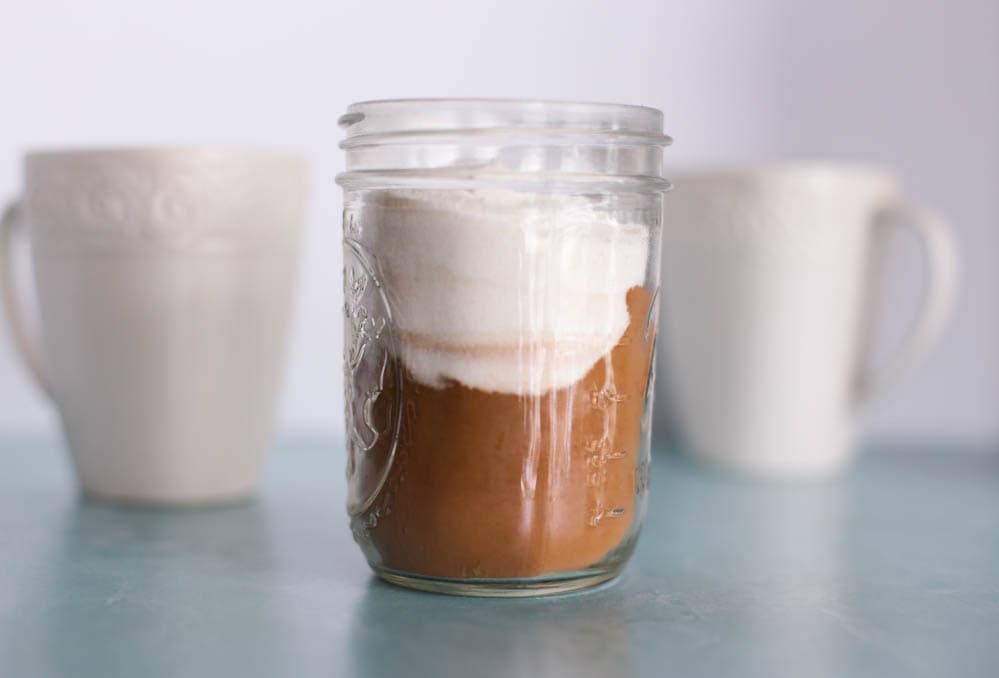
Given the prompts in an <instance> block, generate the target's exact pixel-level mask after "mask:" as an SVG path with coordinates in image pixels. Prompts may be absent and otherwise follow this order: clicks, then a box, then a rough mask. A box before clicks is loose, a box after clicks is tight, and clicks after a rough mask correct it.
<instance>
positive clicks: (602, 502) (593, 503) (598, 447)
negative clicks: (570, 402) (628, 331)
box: [585, 356, 628, 527]
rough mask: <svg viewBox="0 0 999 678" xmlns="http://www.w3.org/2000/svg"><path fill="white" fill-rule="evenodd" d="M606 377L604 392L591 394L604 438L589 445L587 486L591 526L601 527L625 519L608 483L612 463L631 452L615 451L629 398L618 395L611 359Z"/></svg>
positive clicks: (605, 364) (605, 361)
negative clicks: (611, 500) (621, 416)
mask: <svg viewBox="0 0 999 678" xmlns="http://www.w3.org/2000/svg"><path fill="white" fill-rule="evenodd" d="M604 367H605V370H606V377H605V380H604V384H603V388H599V389H595V390H593V391H591V392H590V405H591V406H592V407H593V408H594V409H595V410H598V411H600V412H601V414H602V415H603V422H602V424H603V425H602V427H601V428H602V434H601V435H600V436H599V437H597V438H595V439H593V440H590V441H587V442H586V443H585V450H586V451H587V453H588V455H587V457H586V486H587V488H588V492H587V494H588V502H587V503H588V509H587V524H588V525H590V526H591V527H597V526H599V525H600V523H601V522H603V521H604V520H606V519H609V518H618V517H620V516H623V515H624V514H625V513H626V511H625V509H624V508H623V507H619V506H610V505H608V497H607V480H608V476H609V465H610V464H611V463H612V462H620V461H623V460H626V459H627V457H628V451H627V450H623V449H620V448H615V446H614V441H613V432H614V430H615V428H616V425H617V408H618V405H619V404H620V403H622V402H624V401H625V400H626V399H627V396H626V395H624V394H622V393H618V391H617V389H616V388H615V385H614V367H613V363H612V362H611V360H610V358H609V356H608V357H605V358H604Z"/></svg>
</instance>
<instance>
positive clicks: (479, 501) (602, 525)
mask: <svg viewBox="0 0 999 678" xmlns="http://www.w3.org/2000/svg"><path fill="white" fill-rule="evenodd" d="M652 297H653V295H652V292H651V290H648V289H646V288H643V287H633V288H631V289H630V290H629V291H628V294H627V305H628V313H629V318H630V322H629V325H628V327H627V330H626V331H625V333H624V335H623V336H622V337H621V339H620V341H619V342H618V343H617V345H616V346H615V347H614V348H613V349H612V350H611V351H610V352H609V353H608V354H606V355H605V356H604V357H602V358H601V359H599V360H598V361H597V362H596V363H595V364H594V365H593V366H592V368H591V369H590V370H589V371H588V372H587V373H586V375H585V376H584V377H583V378H582V379H580V380H579V381H577V382H576V383H575V384H573V385H571V386H568V387H566V388H561V389H558V390H553V391H549V392H547V393H543V394H541V395H517V394H507V393H493V392H486V391H482V390H477V389H473V388H468V387H466V386H464V385H462V384H460V383H457V382H449V383H447V384H446V385H445V386H444V387H443V388H433V387H430V386H427V385H424V384H421V383H419V382H417V381H416V380H415V379H413V378H412V376H411V375H410V374H408V373H407V372H406V371H405V368H403V367H402V366H401V364H400V361H398V360H394V361H393V362H392V365H391V367H390V368H389V369H390V370H391V371H398V373H397V374H395V375H391V374H390V375H386V374H385V373H384V371H383V372H382V373H375V369H376V368H377V363H373V364H372V368H371V370H370V371H371V373H370V374H368V375H365V374H364V373H363V369H364V367H365V366H364V365H363V364H362V366H361V370H362V371H361V373H359V374H357V375H355V379H358V380H360V382H362V384H363V382H364V381H365V380H367V381H368V382H370V383H372V384H375V383H377V384H379V387H380V388H381V392H380V397H379V403H381V405H380V406H379V407H376V408H374V410H373V411H372V412H370V413H368V415H367V416H368V417H369V419H370V420H371V422H372V424H373V427H374V428H379V427H383V428H385V427H390V426H391V422H389V421H388V419H389V418H391V416H393V414H392V412H391V411H390V410H391V408H401V410H400V413H399V414H398V416H399V421H398V425H397V433H396V434H394V435H384V436H382V437H380V438H379V439H378V441H377V442H376V443H375V444H374V446H373V447H372V448H371V449H370V450H368V451H367V452H366V453H365V457H364V465H365V466H364V468H361V469H356V470H355V473H357V474H358V475H359V479H358V480H357V482H359V483H360V484H361V485H362V486H365V485H366V486H367V490H369V491H370V493H371V494H372V495H374V496H373V499H372V500H371V501H370V502H369V503H368V505H367V506H366V507H364V509H363V510H362V511H361V512H360V513H358V514H357V515H355V516H354V519H353V524H354V527H355V535H357V536H358V538H359V541H360V542H361V543H362V546H363V547H364V548H365V551H366V553H367V555H368V558H369V559H370V560H371V561H372V564H374V565H376V566H379V567H384V568H387V569H390V570H395V571H398V572H403V573H408V574H416V575H422V576H429V577H444V578H524V577H535V576H539V575H544V574H546V573H555V572H564V571H572V570H580V569H584V568H587V567H589V566H591V565H594V564H596V563H598V562H599V561H600V560H601V559H602V558H604V557H605V556H606V555H607V554H608V553H610V552H611V551H613V550H614V549H615V548H616V547H617V546H618V545H619V544H621V542H622V540H624V538H625V537H626V536H627V535H629V531H630V528H631V526H632V524H633V521H634V520H635V512H636V510H637V509H638V508H639V506H640V504H639V502H638V501H636V499H637V496H636V467H637V465H638V463H639V454H640V445H641V418H642V410H643V405H644V401H645V395H646V386H647V383H648V377H649V368H650V361H651V356H652V346H653V343H654V327H653V326H650V304H651V303H652ZM386 403H388V404H391V405H390V406H388V405H385V404H386ZM363 414H364V413H362V412H358V413H357V416H361V415H363Z"/></svg>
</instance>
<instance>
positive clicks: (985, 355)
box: [0, 0, 999, 440]
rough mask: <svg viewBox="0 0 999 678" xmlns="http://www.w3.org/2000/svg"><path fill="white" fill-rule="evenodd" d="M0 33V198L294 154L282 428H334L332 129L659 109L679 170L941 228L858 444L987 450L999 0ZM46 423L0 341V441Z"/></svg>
mask: <svg viewBox="0 0 999 678" xmlns="http://www.w3.org/2000/svg"><path fill="white" fill-rule="evenodd" d="M0 27H2V28H3V30H2V31H0V32H2V34H3V37H2V39H0V196H6V195H14V194H16V193H17V190H18V186H19V180H20V179H19V174H20V169H19V157H20V155H21V153H22V152H23V151H24V150H26V149H28V148H32V147H36V146H53V145H62V144H71V145H88V144H90V145H92V144H109V143H113V144H119V143H120V144H149V143H197V142H202V143H216V142H217V143H229V144H244V143H249V144H256V145H275V146H286V147H290V148H293V149H298V150H300V151H302V152H304V153H305V154H306V155H308V157H309V158H311V160H312V162H313V167H314V172H315V174H314V192H313V197H312V205H311V213H310V214H311V215H310V223H309V227H310V228H309V236H308V241H307V247H308V250H307V253H306V256H305V262H304V271H303V276H302V284H301V294H300V299H299V309H298V310H299V313H298V322H297V326H296V328H295V335H294V338H293V341H292V354H291V362H290V365H289V368H290V369H289V374H288V378H287V386H286V391H285V396H284V399H283V405H282V408H283V410H282V411H283V422H284V425H285V427H286V428H293V429H299V430H303V429H305V430H319V431H331V430H332V431H335V430H339V429H340V427H341V426H342V423H341V416H342V415H341V413H342V400H341V398H342V396H341V382H340V352H341V345H342V342H341V337H340V332H341V329H340V328H341V324H340V301H339V299H340V261H341V260H340V248H339V231H340V223H339V210H340V194H339V189H338V188H337V187H336V186H335V184H334V183H333V178H334V176H335V175H336V173H337V172H338V171H340V169H341V166H342V156H341V152H340V151H339V150H338V149H337V147H336V144H337V141H338V140H339V139H340V136H341V135H340V131H339V130H338V128H337V127H336V118H337V116H338V115H339V114H340V113H341V112H342V111H343V110H344V108H345V107H346V105H347V104H348V103H350V102H351V101H355V100H361V99H371V98H383V97H409V96H501V97H542V98H561V99H584V100H600V101H620V102H629V103H642V104H648V105H652V106H656V107H658V108H661V109H662V110H663V111H664V112H665V114H666V123H667V131H668V132H669V133H670V134H672V135H673V136H674V137H675V138H676V145H675V146H674V148H673V149H672V150H671V151H670V152H669V160H670V162H671V163H674V164H676V165H677V166H679V165H683V164H688V163H692V162H699V161H748V160H756V159H773V158H776V157H782V156H786V155H790V156H807V157H814V156H830V157H842V158H850V159H861V160H870V161H875V162H882V163H886V164H889V165H891V166H893V167H895V168H896V169H897V170H898V172H899V173H900V174H901V176H902V177H903V178H904V180H905V181H906V182H907V184H908V185H909V186H910V187H911V188H912V190H913V192H914V193H916V194H917V195H919V196H921V197H922V198H923V199H924V200H925V201H927V202H929V203H931V204H933V205H935V206H937V207H938V208H939V209H941V210H942V211H943V212H945V213H946V214H947V215H948V216H950V217H951V218H952V219H953V221H954V223H955V224H956V226H957V230H958V231H959V237H960V239H961V241H962V245H963V249H964V252H965V281H964V290H963V295H962V297H961V300H960V305H959V309H958V313H957V317H956V318H955V320H954V322H953V324H952V325H951V328H950V330H949V332H948V334H947V336H946V338H945V340H944V342H943V345H942V346H941V347H940V349H939V350H938V352H937V353H936V354H935V355H934V356H933V358H932V359H931V360H930V362H929V363H928V364H927V365H926V366H925V367H924V368H923V369H922V371H921V372H920V373H919V374H918V375H917V376H916V377H915V378H913V379H911V380H910V381H909V382H907V384H906V385H905V388H904V389H903V390H901V391H899V392H898V393H897V394H895V395H893V396H892V397H891V398H889V399H888V400H886V401H885V402H883V403H882V404H881V405H879V406H877V407H876V408H875V410H874V411H873V412H872V417H871V418H872V426H873V428H874V430H875V432H876V433H878V434H882V435H905V436H913V435H932V436H960V437H962V438H966V439H971V440H994V439H995V436H996V435H997V434H999V300H997V298H996V291H997V290H999V228H997V226H999V3H997V2H996V1H995V0H950V1H944V0H939V1H936V2H934V1H927V2H913V1H912V0H837V2H821V3H818V2H816V3H810V2H801V1H800V0H773V1H770V2H757V1H749V0H730V1H727V2H725V1H711V0H708V1H703V2H691V1H690V0H614V1H610V0H604V1H602V2H598V1H593V0H563V1H547V2H546V1H544V0H532V1H526V2H523V1H515V0H504V1H496V0H487V1H482V2H474V1H471V0H459V1H454V2H451V1H447V0H418V1H407V0H396V1H394V2H377V1H369V2H341V3H337V2H333V1H330V0H283V1H273V2H252V1H251V0H231V1H227V2H211V1H210V0H170V1H165V2H158V1H157V2H146V1H136V0H88V1H87V2H79V0H0ZM902 251H903V252H904V253H905V255H906V261H907V262H908V261H910V260H911V261H912V262H915V261H917V260H918V257H917V253H916V252H915V251H914V250H912V248H911V247H910V248H908V249H906V248H903V249H902ZM898 273H899V275H900V276H901V278H900V281H901V282H899V283H898V284H896V285H895V288H896V289H895V291H894V292H893V293H892V294H890V295H889V306H890V311H891V313H890V318H889V322H888V327H889V331H888V335H889V336H894V335H896V334H897V333H898V332H900V331H901V328H904V326H905V321H906V319H907V317H908V316H909V314H910V312H911V306H912V304H913V303H914V302H913V300H914V299H915V298H916V297H918V292H919V289H918V279H919V278H918V265H917V264H916V263H906V264H905V265H901V266H899V267H898ZM53 423H54V419H53V417H52V415H51V412H50V410H49V408H48V407H47V406H46V403H44V402H43V401H42V400H41V398H40V397H39V396H38V394H37V392H36V391H35V390H34V389H33V388H32V385H31V384H30V383H29V382H28V381H27V379H26V377H25V373H24V371H23V370H22V369H20V366H19V365H18V363H17V360H16V357H15V356H14V354H13V350H12V347H11V344H10V338H9V336H8V335H7V334H6V332H4V331H0V431H4V430H7V431H10V430H36V429H41V428H44V427H48V426H51V425H53Z"/></svg>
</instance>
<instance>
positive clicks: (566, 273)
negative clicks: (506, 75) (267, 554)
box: [337, 99, 670, 596]
mask: <svg viewBox="0 0 999 678" xmlns="http://www.w3.org/2000/svg"><path fill="white" fill-rule="evenodd" d="M340 125H341V126H342V127H344V128H345V129H346V134H347V138H346V139H345V140H344V141H343V142H342V143H341V144H340V145H341V147H342V148H343V149H344V150H345V151H346V154H347V157H346V171H345V172H344V173H342V174H340V175H339V176H338V177H337V182H338V183H339V184H340V185H341V186H342V187H343V190H344V213H343V247H344V297H345V298H344V326H345V327H344V329H345V332H344V339H345V345H344V386H345V410H346V448H347V483H348V490H347V509H348V512H349V514H350V521H351V527H352V531H353V534H354V538H355V540H356V541H357V543H358V544H359V545H360V547H361V549H362V550H363V552H364V555H365V556H366V557H367V559H368V562H369V563H370V565H371V567H372V568H373V569H374V571H375V572H376V573H377V574H378V575H379V576H380V577H382V578H384V579H385V580H387V581H389V582H392V583H395V584H400V585H403V586H409V587H412V588H418V589H424V590H430V591H437V592H442V593H455V594H466V595H487V596H523V595H540V594H547V593H560V592H564V591H570V590H574V589H580V588H584V587H588V586H593V585H596V584H599V583H601V582H603V581H606V580H608V579H610V578H612V577H614V576H615V575H617V574H618V573H619V572H620V571H621V569H622V567H623V566H624V564H625V563H626V561H627V560H628V558H629V556H630V555H631V552H632V550H633V549H634V547H635V542H636V539H637V537H638V533H639V529H640V527H641V523H642V518H643V515H644V512H645V504H646V494H647V489H648V477H649V475H648V473H649V445H650V442H649V417H650V414H651V400H652V381H653V365H654V361H653V359H652V358H653V349H654V345H655V335H656V317H657V314H656V307H657V297H658V289H659V249H660V228H661V218H662V216H661V215H662V200H663V195H664V193H665V191H666V190H667V189H668V188H669V184H668V183H667V182H666V181H665V180H664V179H663V176H662V154H663V149H664V147H665V146H666V145H667V144H668V143H669V141H670V139H669V138H668V137H667V136H665V135H664V134H663V131H662V113H661V112H660V111H658V110H655V109H652V108H645V107H641V106H624V105H616V104H593V103H567V102H550V101H501V100H471V99H468V100H431V99H427V100H398V101H372V102H364V103H358V104H353V105H352V106H350V107H349V108H348V111H347V113H346V114H345V115H344V116H342V117H341V118H340Z"/></svg>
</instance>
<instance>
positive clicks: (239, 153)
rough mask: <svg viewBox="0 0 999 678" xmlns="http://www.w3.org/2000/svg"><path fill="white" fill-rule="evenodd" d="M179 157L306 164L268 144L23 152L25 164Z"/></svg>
mask: <svg viewBox="0 0 999 678" xmlns="http://www.w3.org/2000/svg"><path fill="white" fill-rule="evenodd" d="M178 156H189V157H195V156H216V157H218V156H222V157H227V158H239V157H243V158H258V159H261V160H267V159H271V160H283V161H293V162H299V163H302V164H307V162H308V160H307V158H306V157H305V155H304V154H303V153H300V152H298V151H294V150H291V149H286V148H277V147H269V146H226V145H217V146H216V145H211V144H204V145H199V144H191V145H176V146H172V145H168V144H167V145H150V146H138V145H135V146H133V145H120V146H116V145H113V144H109V145H100V146H83V145H81V146H72V145H70V146H52V147H36V148H29V149H27V150H25V151H24V153H23V162H24V164H25V165H27V164H29V163H34V162H37V161H39V160H41V161H55V160H62V159H67V160H68V159H84V158H142V157H144V158H147V159H152V158H158V159H167V158H174V157H178Z"/></svg>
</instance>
